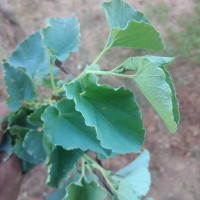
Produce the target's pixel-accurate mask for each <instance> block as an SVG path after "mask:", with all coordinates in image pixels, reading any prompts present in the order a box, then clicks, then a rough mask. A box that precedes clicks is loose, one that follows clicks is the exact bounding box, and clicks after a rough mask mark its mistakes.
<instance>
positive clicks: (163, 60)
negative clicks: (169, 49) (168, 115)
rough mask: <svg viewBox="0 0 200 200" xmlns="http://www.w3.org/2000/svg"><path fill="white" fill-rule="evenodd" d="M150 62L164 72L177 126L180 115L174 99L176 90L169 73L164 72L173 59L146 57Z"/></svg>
mask: <svg viewBox="0 0 200 200" xmlns="http://www.w3.org/2000/svg"><path fill="white" fill-rule="evenodd" d="M146 57H147V58H148V59H149V60H151V61H152V62H156V63H158V64H159V66H160V68H161V69H162V70H163V71H164V73H165V76H166V82H167V83H168V85H169V87H170V89H171V92H172V104H173V114H174V121H175V122H176V123H177V124H178V123H179V121H180V113H179V102H178V99H177V97H176V90H175V87H174V84H173V81H172V78H171V76H170V73H169V72H168V71H167V70H166V68H165V67H166V66H168V65H169V64H171V63H172V62H173V60H174V58H170V57H159V56H146Z"/></svg>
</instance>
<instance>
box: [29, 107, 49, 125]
mask: <svg viewBox="0 0 200 200" xmlns="http://www.w3.org/2000/svg"><path fill="white" fill-rule="evenodd" d="M46 108H47V106H44V105H43V106H40V107H39V108H37V109H35V110H34V112H33V113H31V114H30V115H29V116H28V117H27V120H28V122H29V123H30V124H32V125H33V126H42V125H43V121H42V120H41V115H42V114H43V113H44V111H45V109H46Z"/></svg>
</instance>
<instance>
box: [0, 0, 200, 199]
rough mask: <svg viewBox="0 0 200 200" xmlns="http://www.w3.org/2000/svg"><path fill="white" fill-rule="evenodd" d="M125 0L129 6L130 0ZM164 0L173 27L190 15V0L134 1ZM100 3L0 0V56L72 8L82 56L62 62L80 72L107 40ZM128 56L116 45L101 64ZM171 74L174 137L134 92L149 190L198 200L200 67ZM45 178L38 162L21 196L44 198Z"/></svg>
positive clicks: (182, 66)
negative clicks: (177, 117) (176, 116)
mask: <svg viewBox="0 0 200 200" xmlns="http://www.w3.org/2000/svg"><path fill="white" fill-rule="evenodd" d="M129 2H130V3H131V4H133V3H132V1H131V0H129ZM162 2H166V3H167V4H168V5H169V6H170V8H171V11H170V16H171V18H170V19H171V20H170V22H166V23H172V24H174V26H175V25H176V23H177V22H176V17H177V16H181V15H183V14H188V15H189V14H190V13H191V12H192V9H193V1H188V0H181V1H167V0H161V1H158V0H152V1H141V0H135V6H136V7H137V8H138V9H141V10H145V5H146V4H147V3H150V4H152V5H153V6H154V5H155V6H156V5H158V4H160V3H162ZM99 4H100V3H99V2H95V1H93V0H82V1H80V0H73V1H64V0H57V1H53V0H43V1H41V0H40V1H39V0H34V1H30V0H27V1H21V0H14V1H13V0H0V57H1V58H6V56H7V55H8V54H9V53H10V52H11V51H12V50H13V48H14V46H15V45H16V43H18V42H19V41H20V40H21V39H22V38H24V37H25V35H28V34H30V33H32V32H34V31H36V30H38V29H39V28H41V27H42V26H43V25H44V19H45V18H46V17H65V16H69V15H70V14H71V12H72V11H73V12H76V13H77V14H78V17H79V20H80V22H81V33H82V41H81V45H82V47H81V49H80V54H77V55H73V56H71V57H70V60H69V61H68V62H67V63H66V66H67V67H68V68H69V69H70V71H71V73H74V74H77V73H79V70H81V69H82V68H83V67H84V66H85V65H86V64H88V63H90V62H91V61H92V59H93V58H94V57H95V56H96V55H97V54H98V52H99V51H100V49H101V48H102V47H103V44H104V43H105V41H106V37H107V34H108V28H106V23H105V19H104V15H103V11H102V10H100V9H99ZM152 15H153V14H152ZM150 18H151V16H150ZM158 22H159V21H158ZM158 22H157V27H158V28H159V30H160V31H161V32H162V33H163V34H164V35H166V34H167V33H166V32H165V28H163V27H161V26H160V25H159V23H158ZM166 26H168V25H167V24H166ZM130 55H132V51H130V50H120V51H119V50H117V49H114V50H112V51H111V52H109V53H108V54H107V57H106V58H105V59H104V60H103V61H102V62H101V64H102V66H105V67H103V68H110V67H111V66H115V65H116V64H118V63H120V62H121V61H122V60H123V58H125V57H127V56H130ZM111 56H112V57H111ZM111 58H112V59H111ZM171 73H172V74H173V78H174V82H175V86H176V88H177V94H178V97H179V100H180V111H181V123H180V126H179V129H178V131H177V133H176V134H175V135H170V134H169V133H168V132H167V130H166V128H165V127H164V125H163V123H162V122H161V120H160V119H159V117H158V116H157V115H156V114H155V112H154V111H153V110H152V109H151V108H150V106H149V105H148V103H147V102H146V101H145V100H143V99H142V98H141V94H140V93H139V94H138V100H139V102H140V104H141V105H142V106H143V117H144V121H145V127H146V129H147V143H146V144H145V147H144V148H148V149H149V150H150V152H151V166H150V169H151V172H152V188H151V191H150V194H149V195H150V196H152V197H154V198H155V199H156V200H198V199H199V196H200V190H199V186H200V123H199V119H200V107H199V105H200V87H199V85H200V77H199V74H200V66H195V65H193V66H192V67H188V66H187V64H186V63H185V62H184V60H177V61H176V62H175V63H174V65H173V67H172V68H171ZM116 80H117V81H116ZM111 82H112V84H113V85H119V84H121V83H123V84H124V85H127V86H128V87H130V83H129V82H122V80H119V79H112V80H111ZM0 92H1V93H0V98H1V100H4V99H5V93H4V89H3V80H2V78H1V79H0ZM133 157H134V156H132V155H127V156H124V157H121V156H120V157H117V158H116V159H112V160H111V161H109V162H106V163H105V165H106V166H107V167H109V168H112V169H113V170H116V169H118V168H120V167H122V165H125V164H127V163H128V162H129V161H130V160H131V159H133ZM45 177H46V172H45V167H44V166H38V167H36V168H35V169H34V170H33V171H32V172H31V173H30V174H28V175H27V177H26V180H25V182H24V185H23V188H22V191H21V195H20V197H19V200H42V199H44V196H45V192H46V191H47V188H46V187H45V185H44V182H45Z"/></svg>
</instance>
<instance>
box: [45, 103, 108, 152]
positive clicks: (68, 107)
mask: <svg viewBox="0 0 200 200" xmlns="http://www.w3.org/2000/svg"><path fill="white" fill-rule="evenodd" d="M42 120H43V121H44V131H45V133H46V134H47V135H48V136H50V137H51V139H52V143H53V144H54V145H59V146H62V147H63V148H64V149H66V150H72V149H81V150H83V151H86V150H88V149H90V150H92V151H95V152H99V153H103V154H106V152H105V150H104V149H103V148H102V147H101V146H100V144H99V141H98V140H97V139H96V133H95V130H94V129H93V128H91V127H89V126H86V125H85V122H84V119H83V117H82V115H81V113H79V112H77V111H76V110H75V105H74V102H73V101H71V100H67V99H63V100H61V101H59V102H58V103H57V104H56V105H55V106H49V107H48V108H47V109H46V110H45V112H44V114H43V115H42Z"/></svg>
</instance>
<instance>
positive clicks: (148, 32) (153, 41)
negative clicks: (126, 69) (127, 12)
mask: <svg viewBox="0 0 200 200" xmlns="http://www.w3.org/2000/svg"><path fill="white" fill-rule="evenodd" d="M112 34H113V35H114V36H113V38H112V40H111V41H112V42H110V43H111V44H109V45H111V47H127V48H136V49H148V50H152V51H161V50H163V48H164V46H163V42H162V38H161V36H160V34H159V32H157V31H156V30H155V28H154V27H153V26H151V25H149V24H147V23H145V22H136V21H130V22H129V23H128V26H127V28H126V29H122V30H121V29H119V28H114V29H113V30H112Z"/></svg>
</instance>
